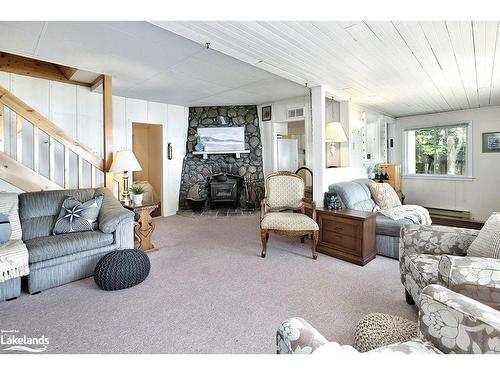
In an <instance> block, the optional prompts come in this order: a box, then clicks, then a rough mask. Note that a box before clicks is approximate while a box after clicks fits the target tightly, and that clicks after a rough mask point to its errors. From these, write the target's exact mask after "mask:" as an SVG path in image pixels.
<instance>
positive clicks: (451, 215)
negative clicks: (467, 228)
mask: <svg viewBox="0 0 500 375" xmlns="http://www.w3.org/2000/svg"><path fill="white" fill-rule="evenodd" d="M425 208H427V211H429V215H431V216H434V217H442V218H446V219H459V220H470V218H471V216H470V211H460V210H450V209H447V208H436V207H425Z"/></svg>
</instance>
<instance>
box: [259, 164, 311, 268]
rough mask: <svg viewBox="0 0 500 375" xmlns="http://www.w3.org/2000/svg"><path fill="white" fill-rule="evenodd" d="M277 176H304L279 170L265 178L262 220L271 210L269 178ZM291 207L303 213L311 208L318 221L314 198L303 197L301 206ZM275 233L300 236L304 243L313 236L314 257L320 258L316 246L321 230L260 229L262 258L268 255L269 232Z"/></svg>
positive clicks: (261, 211)
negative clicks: (268, 202)
mask: <svg viewBox="0 0 500 375" xmlns="http://www.w3.org/2000/svg"><path fill="white" fill-rule="evenodd" d="M277 176H290V177H296V178H299V179H300V180H301V181H303V180H302V177H300V176H299V175H298V174H295V173H292V172H288V171H279V172H275V173H271V174H269V175H268V176H267V177H266V180H265V196H264V199H262V201H261V203H260V221H261V222H262V219H263V218H264V216H265V215H266V214H267V213H268V212H269V206H268V204H267V195H268V191H269V187H268V182H269V179H271V178H273V177H277ZM290 209H293V210H299V209H300V212H301V213H302V214H306V209H309V210H310V211H311V218H312V219H313V220H314V221H316V203H315V202H314V201H313V200H310V199H307V198H304V197H302V203H301V205H300V206H299V207H290ZM270 233H274V234H277V235H280V236H288V237H300V240H301V242H302V243H304V238H305V237H308V236H311V237H312V245H311V250H312V257H313V259H317V258H318V254H317V252H316V246H317V245H318V237H319V230H277V229H262V226H261V229H260V238H261V241H262V252H261V254H260V256H261V257H262V258H265V257H266V253H267V241H268V240H269V234H270Z"/></svg>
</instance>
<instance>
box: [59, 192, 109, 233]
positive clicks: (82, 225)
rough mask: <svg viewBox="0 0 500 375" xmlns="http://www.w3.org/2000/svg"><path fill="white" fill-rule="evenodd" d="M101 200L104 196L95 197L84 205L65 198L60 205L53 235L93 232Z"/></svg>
mask: <svg viewBox="0 0 500 375" xmlns="http://www.w3.org/2000/svg"><path fill="white" fill-rule="evenodd" d="M103 200H104V194H99V195H96V196H95V197H94V198H92V199H90V200H88V201H87V202H84V203H82V202H80V201H79V200H77V199H75V198H73V197H67V198H66V199H65V200H64V202H63V204H62V207H61V211H60V212H59V217H58V218H57V221H56V224H55V225H54V230H53V233H54V234H63V233H74V232H86V231H91V230H95V229H96V228H97V217H98V216H99V211H100V210H101V206H102V201H103Z"/></svg>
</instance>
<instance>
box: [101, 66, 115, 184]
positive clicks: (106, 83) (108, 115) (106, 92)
mask: <svg viewBox="0 0 500 375" xmlns="http://www.w3.org/2000/svg"><path fill="white" fill-rule="evenodd" d="M102 84H103V87H102V99H103V100H102V106H103V124H104V135H103V139H104V168H103V169H102V170H103V171H104V172H105V177H104V181H105V182H104V185H105V186H106V187H107V188H108V189H111V188H112V186H113V176H112V174H107V173H106V172H107V171H109V168H110V167H111V163H112V162H113V115H112V110H113V96H112V95H113V94H112V93H113V81H112V78H111V76H108V75H105V76H104V77H103V81H102Z"/></svg>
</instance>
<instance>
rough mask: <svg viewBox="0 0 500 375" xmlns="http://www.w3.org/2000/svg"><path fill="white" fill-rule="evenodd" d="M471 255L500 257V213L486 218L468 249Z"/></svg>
mask: <svg viewBox="0 0 500 375" xmlns="http://www.w3.org/2000/svg"><path fill="white" fill-rule="evenodd" d="M467 255H468V256H471V257H485V258H496V259H500V213H499V212H493V214H492V215H491V216H490V217H489V219H488V220H486V223H484V225H483V228H482V229H481V231H480V232H479V234H478V236H477V238H476V239H475V240H474V241H472V243H471V244H470V246H469V249H468V250H467Z"/></svg>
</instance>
